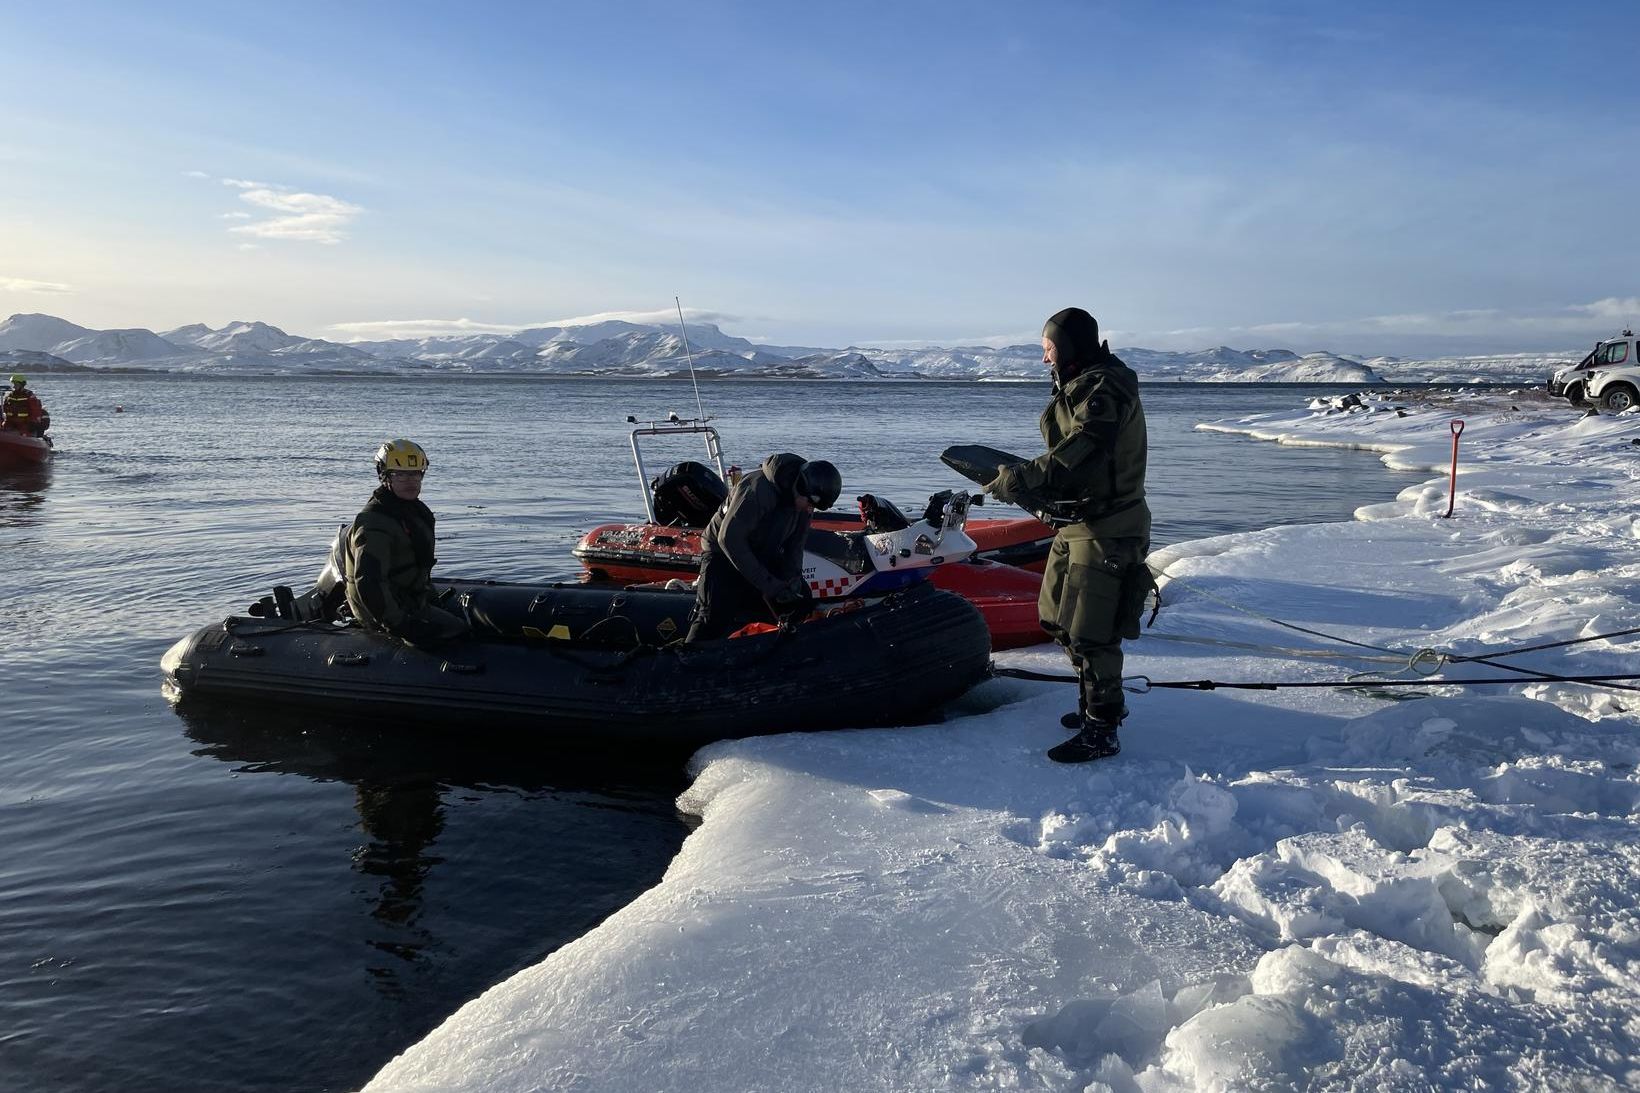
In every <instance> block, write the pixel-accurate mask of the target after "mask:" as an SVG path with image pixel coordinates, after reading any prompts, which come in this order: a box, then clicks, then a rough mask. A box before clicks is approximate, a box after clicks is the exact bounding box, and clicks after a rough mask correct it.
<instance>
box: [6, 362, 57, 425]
mask: <svg viewBox="0 0 1640 1093" xmlns="http://www.w3.org/2000/svg"><path fill="white" fill-rule="evenodd" d="M0 406H3V408H4V410H5V420H4V421H3V422H0V428H4V429H12V430H15V431H17V432H19V433H23V434H24V435H26V436H45V435H46V430H47V429H49V428H51V415H50V414H48V413H46V408H45V407H44V406H42V405H40V400H39V399H38V398H36V397H35V394H34V392H33V391H30V390H29V389H28V377H27V376H23V375H21V374H17V375H13V376H12V377H11V390H10V391H7V392H6V397H5V400H4V402H3V403H0Z"/></svg>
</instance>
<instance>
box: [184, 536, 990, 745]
mask: <svg viewBox="0 0 1640 1093" xmlns="http://www.w3.org/2000/svg"><path fill="white" fill-rule="evenodd" d="M340 543H341V537H340V536H338V539H337V542H336V544H334V545H333V547H332V553H331V558H330V561H329V562H328V563H327V564H326V566H325V569H324V570H323V571H322V572H321V574H320V578H319V581H318V582H317V583H316V584H315V586H314V588H313V589H312V590H310V591H308V592H307V593H304V594H303V595H301V596H295V595H292V593H291V590H290V589H289V588H287V587H284V586H280V587H279V588H276V589H275V590H274V595H273V596H271V597H265V598H264V599H263V600H261V601H259V602H258V603H257V604H255V605H253V607H252V609H251V610H250V611H249V612H247V613H246V614H245V615H236V616H232V617H229V618H228V619H226V620H224V621H223V622H220V623H217V624H214V625H211V626H206V627H203V628H202V629H200V630H197V631H195V632H194V633H193V634H191V635H189V636H188V637H185V638H183V639H182V640H181V641H178V642H177V643H176V644H175V645H173V646H172V647H171V649H170V650H169V651H168V652H167V653H166V654H165V656H164V658H163V659H162V660H161V667H162V668H163V670H164V672H165V674H166V693H167V695H168V697H170V698H172V699H173V700H174V701H176V702H178V703H179V704H188V703H194V702H199V701H206V702H226V703H232V704H240V705H245V706H257V707H261V706H265V705H280V706H295V707H308V708H318V709H323V710H325V711H326V712H327V713H331V714H340V715H344V716H367V717H371V718H376V719H393V720H394V721H400V720H403V721H414V722H433V723H436V724H437V725H439V726H440V727H459V728H467V729H483V730H489V729H511V730H520V731H525V732H528V733H531V734H535V735H539V736H542V737H544V738H547V739H554V740H557V739H563V740H565V741H570V740H575V741H580V742H584V743H591V744H600V743H601V744H611V743H617V744H618V743H625V742H639V741H642V742H655V743H667V744H677V745H684V746H691V747H692V746H697V745H699V744H703V743H706V742H708V741H711V740H718V739H724V738H730V737H739V736H750V735H755V734H760V733H779V732H791V731H798V730H811V729H834V728H843V727H864V726H879V725H905V724H916V723H921V722H926V721H928V720H929V719H930V718H932V717H934V716H935V715H937V712H938V710H939V707H940V706H941V705H942V704H944V703H946V702H949V701H950V700H952V699H954V698H956V697H957V696H959V695H961V694H962V693H963V692H964V691H966V690H968V688H970V687H972V686H973V685H974V684H975V683H977V682H979V681H980V680H981V679H983V678H985V676H986V675H987V673H988V671H989V661H990V639H989V636H988V634H987V631H986V627H985V621H984V620H983V619H982V618H981V617H980V615H979V612H978V611H977V610H976V609H975V608H974V607H973V606H972V605H971V604H969V603H967V602H966V601H965V600H963V599H962V598H961V597H959V596H955V595H952V594H950V593H947V592H941V591H939V590H938V589H936V588H934V587H932V586H930V585H929V584H928V583H926V582H921V583H916V584H911V585H909V586H907V587H905V588H903V589H900V590H898V591H895V592H892V593H891V594H889V595H886V596H880V597H872V598H866V599H859V598H855V599H850V600H846V601H840V602H837V603H834V604H832V603H827V604H821V605H819V607H818V608H817V610H816V612H815V613H814V614H813V615H811V616H810V617H809V618H807V619H805V620H803V621H801V622H797V621H794V620H788V621H787V623H786V624H785V625H783V626H781V627H780V628H778V629H775V630H773V631H771V632H768V633H761V634H753V635H749V636H745V637H734V638H727V639H722V640H718V641H703V642H693V643H687V644H686V643H683V642H682V641H680V640H679V639H680V638H681V637H682V635H683V634H684V633H685V632H687V630H688V625H689V623H688V619H689V611H690V608H691V607H692V606H693V603H694V596H693V594H692V593H690V592H687V591H667V590H632V589H625V588H617V587H595V586H589V585H586V584H519V583H500V582H495V581H462V580H451V581H436V582H435V587H436V588H438V589H439V597H440V598H439V603H440V606H441V607H443V608H444V609H445V610H447V611H452V612H456V613H458V614H461V615H463V616H464V617H465V618H466V619H467V621H468V623H469V624H470V626H471V627H472V634H471V636H470V637H466V638H462V639H460V640H457V641H454V642H450V643H447V644H443V645H440V646H438V647H437V648H418V647H414V646H411V645H409V644H407V643H405V642H403V641H400V640H399V639H397V638H393V637H389V636H386V635H383V634H378V633H373V632H371V631H368V630H365V629H364V628H363V627H361V626H359V625H357V624H356V623H354V622H353V621H352V620H351V619H348V618H346V617H345V614H344V613H343V611H342V610H341V609H342V607H343V606H345V597H343V596H342V595H341V592H342V588H341V571H340V568H339V565H338V562H339V560H340Z"/></svg>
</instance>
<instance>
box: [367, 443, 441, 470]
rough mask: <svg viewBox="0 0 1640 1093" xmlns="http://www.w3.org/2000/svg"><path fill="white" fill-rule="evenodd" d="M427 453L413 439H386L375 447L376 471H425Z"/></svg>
mask: <svg viewBox="0 0 1640 1093" xmlns="http://www.w3.org/2000/svg"><path fill="white" fill-rule="evenodd" d="M427 467H428V461H427V453H426V452H424V451H422V449H421V445H420V444H417V443H416V442H415V441H414V440H388V441H384V442H383V444H382V446H381V447H380V448H377V449H376V473H377V474H378V475H381V474H387V473H389V472H390V471H426V470H427Z"/></svg>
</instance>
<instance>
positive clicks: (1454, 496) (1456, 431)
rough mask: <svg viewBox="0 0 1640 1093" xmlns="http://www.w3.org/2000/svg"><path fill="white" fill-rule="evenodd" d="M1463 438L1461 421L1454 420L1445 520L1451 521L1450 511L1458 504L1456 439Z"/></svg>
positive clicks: (1460, 419)
mask: <svg viewBox="0 0 1640 1093" xmlns="http://www.w3.org/2000/svg"><path fill="white" fill-rule="evenodd" d="M1460 436H1463V419H1462V418H1456V419H1454V420H1453V422H1452V478H1451V482H1452V485H1451V487H1450V490H1451V492H1450V493H1449V494H1448V496H1447V500H1446V518H1447V519H1451V517H1452V510H1453V509H1454V508H1456V507H1457V504H1458V438H1459V437H1460Z"/></svg>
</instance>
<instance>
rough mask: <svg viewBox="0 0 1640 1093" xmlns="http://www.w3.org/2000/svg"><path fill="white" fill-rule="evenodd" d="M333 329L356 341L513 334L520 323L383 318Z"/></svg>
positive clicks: (331, 327) (337, 324) (338, 325)
mask: <svg viewBox="0 0 1640 1093" xmlns="http://www.w3.org/2000/svg"><path fill="white" fill-rule="evenodd" d="M330 329H331V330H334V331H336V332H338V333H340V334H342V335H345V336H347V337H349V338H351V339H352V340H354V341H377V340H384V339H394V338H438V337H444V336H447V335H451V334H503V335H504V334H512V333H515V332H517V331H519V330H523V329H524V328H523V327H522V326H519V325H518V324H517V323H506V324H502V323H480V322H475V321H474V320H472V319H380V320H376V321H373V322H356V323H332V324H330Z"/></svg>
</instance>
